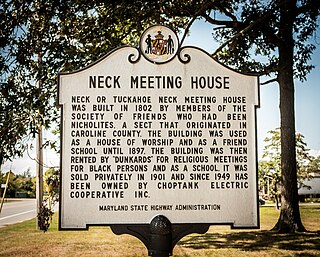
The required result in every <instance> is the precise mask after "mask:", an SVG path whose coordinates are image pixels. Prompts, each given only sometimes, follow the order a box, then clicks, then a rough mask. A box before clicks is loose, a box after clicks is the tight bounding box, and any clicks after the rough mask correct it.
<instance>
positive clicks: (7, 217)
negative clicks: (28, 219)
mask: <svg viewBox="0 0 320 257" xmlns="http://www.w3.org/2000/svg"><path fill="white" fill-rule="evenodd" d="M33 211H35V210H31V211H25V212H21V213H17V214H13V215H10V216H6V217H3V218H0V220H5V219H9V218H12V217H15V216H19V215H23V214H26V213H29V212H33Z"/></svg>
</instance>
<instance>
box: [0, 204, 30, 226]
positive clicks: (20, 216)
mask: <svg viewBox="0 0 320 257" xmlns="http://www.w3.org/2000/svg"><path fill="white" fill-rule="evenodd" d="M35 217H36V199H15V200H10V201H9V202H4V204H3V207H2V211H1V213H0V228H1V227H4V226H6V225H10V224H15V223H19V222H22V221H25V220H29V219H33V218H35Z"/></svg>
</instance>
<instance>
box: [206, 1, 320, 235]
mask: <svg viewBox="0 0 320 257" xmlns="http://www.w3.org/2000/svg"><path fill="white" fill-rule="evenodd" d="M221 11H222V12H223V13H224V14H225V16H224V17H227V20H218V19H217V18H215V16H213V17H212V16H211V15H210V14H211V13H210V12H208V11H207V12H205V13H204V14H203V17H205V18H206V20H207V21H208V22H211V23H212V24H214V25H216V26H219V27H218V28H217V30H216V31H215V38H216V39H218V40H219V39H220V40H222V41H223V44H222V45H221V47H220V48H219V49H218V50H217V51H216V52H215V53H214V55H215V56H216V57H217V58H218V59H219V60H220V61H222V62H224V63H225V64H228V65H232V66H235V67H237V68H238V69H240V70H242V71H246V72H248V71H250V72H252V71H255V72H256V74H259V75H268V76H272V75H275V78H273V79H271V80H269V81H268V82H278V84H279V89H280V117H281V177H282V184H283V186H282V190H281V196H282V197H281V212H280V217H279V220H278V222H277V224H276V226H275V229H277V230H279V231H282V232H295V231H304V230H305V228H304V226H303V224H302V222H301V218H300V211H299V204H298V188H297V166H296V151H295V115H294V78H298V79H300V80H302V81H303V80H305V79H306V75H307V74H308V72H309V71H310V70H311V69H312V68H313V66H312V65H310V64H309V63H308V61H309V60H310V58H311V54H312V52H313V50H314V49H315V46H314V45H313V44H311V43H310V42H309V41H308V40H309V39H310V36H312V35H313V33H314V31H315V29H316V28H317V17H318V16H319V12H320V2H319V1H317V0H281V1H259V0H248V1H245V0H239V1H234V3H233V5H232V8H224V9H222V10H221ZM256 55H260V56H262V57H264V58H260V59H259V60H258V59H257V57H256ZM263 60H265V62H263Z"/></svg>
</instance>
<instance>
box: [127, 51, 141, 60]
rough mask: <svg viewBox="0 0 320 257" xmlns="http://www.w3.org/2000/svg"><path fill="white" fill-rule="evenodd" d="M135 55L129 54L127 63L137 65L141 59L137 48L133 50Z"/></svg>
mask: <svg viewBox="0 0 320 257" xmlns="http://www.w3.org/2000/svg"><path fill="white" fill-rule="evenodd" d="M134 49H135V52H136V53H131V54H129V56H128V61H129V62H130V63H132V64H135V63H137V62H138V61H139V60H140V58H141V53H140V50H139V49H138V48H134Z"/></svg>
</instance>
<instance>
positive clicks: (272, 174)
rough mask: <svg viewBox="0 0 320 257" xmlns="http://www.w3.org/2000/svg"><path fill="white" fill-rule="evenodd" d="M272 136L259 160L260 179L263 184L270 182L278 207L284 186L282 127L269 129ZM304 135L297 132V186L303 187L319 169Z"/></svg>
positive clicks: (268, 138)
mask: <svg viewBox="0 0 320 257" xmlns="http://www.w3.org/2000/svg"><path fill="white" fill-rule="evenodd" d="M269 134H270V137H267V138H265V140H264V141H265V142H266V145H265V147H264V152H263V155H262V158H263V159H262V160H261V161H260V162H259V181H260V185H261V186H265V185H266V184H269V187H270V193H271V195H272V196H273V197H274V199H275V200H276V206H277V207H278V202H279V197H280V196H281V194H280V189H281V186H282V177H281V133H280V129H276V130H271V131H269ZM309 151H310V149H307V144H306V143H305V142H304V136H303V135H302V134H301V133H296V157H297V159H296V163H297V186H298V188H301V187H303V186H305V185H304V181H305V180H309V179H311V178H312V174H313V173H314V172H316V171H317V169H316V167H315V165H314V159H315V158H314V157H312V156H311V155H310V154H309Z"/></svg>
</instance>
